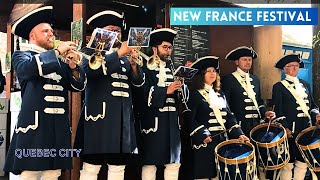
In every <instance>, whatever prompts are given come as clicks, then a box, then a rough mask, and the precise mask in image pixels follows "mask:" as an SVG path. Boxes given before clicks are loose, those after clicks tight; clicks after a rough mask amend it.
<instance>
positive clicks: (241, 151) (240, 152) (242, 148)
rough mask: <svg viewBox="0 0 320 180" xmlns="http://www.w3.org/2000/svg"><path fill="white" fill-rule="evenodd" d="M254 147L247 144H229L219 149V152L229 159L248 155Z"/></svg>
mask: <svg viewBox="0 0 320 180" xmlns="http://www.w3.org/2000/svg"><path fill="white" fill-rule="evenodd" d="M251 152H252V148H251V147H250V146H248V145H246V144H228V145H225V146H222V147H221V148H220V149H219V150H218V154H219V155H220V156H222V157H224V158H227V159H239V158H242V157H246V156H248V155H249V154H250V153H251Z"/></svg>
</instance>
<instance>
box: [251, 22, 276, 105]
mask: <svg viewBox="0 0 320 180" xmlns="http://www.w3.org/2000/svg"><path fill="white" fill-rule="evenodd" d="M253 42H254V43H253V44H254V50H255V51H256V52H257V54H258V58H257V59H255V60H253V74H255V75H256V76H258V77H259V79H260V88H261V97H262V99H264V100H270V99H271V98H272V87H273V85H274V84H275V83H276V82H278V81H280V80H281V71H280V70H279V69H276V68H275V67H274V65H275V63H276V62H277V61H278V60H279V58H280V57H281V56H282V29H281V26H261V27H256V28H254V40H253Z"/></svg>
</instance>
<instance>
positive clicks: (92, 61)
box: [48, 38, 105, 70]
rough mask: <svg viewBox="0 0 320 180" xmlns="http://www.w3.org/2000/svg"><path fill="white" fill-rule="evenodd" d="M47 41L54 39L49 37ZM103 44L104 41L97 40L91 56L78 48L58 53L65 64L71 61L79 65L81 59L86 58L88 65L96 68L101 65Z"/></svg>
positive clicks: (53, 40)
mask: <svg viewBox="0 0 320 180" xmlns="http://www.w3.org/2000/svg"><path fill="white" fill-rule="evenodd" d="M48 41H50V42H55V39H54V38H49V39H48ZM104 44H105V42H98V44H97V46H96V48H95V52H94V54H93V55H91V56H90V55H88V54H85V53H83V52H81V51H78V50H69V51H68V52H66V53H64V54H62V55H60V57H61V61H62V62H64V63H67V64H69V62H70V61H72V62H74V63H75V64H77V65H78V66H80V65H81V64H82V59H86V60H88V61H89V67H90V68H91V69H93V70H96V69H98V68H99V67H100V66H101V64H102V62H103V59H104V58H103V56H102V54H101V52H102V51H103V48H104ZM76 55H77V56H78V57H77V58H75V57H76Z"/></svg>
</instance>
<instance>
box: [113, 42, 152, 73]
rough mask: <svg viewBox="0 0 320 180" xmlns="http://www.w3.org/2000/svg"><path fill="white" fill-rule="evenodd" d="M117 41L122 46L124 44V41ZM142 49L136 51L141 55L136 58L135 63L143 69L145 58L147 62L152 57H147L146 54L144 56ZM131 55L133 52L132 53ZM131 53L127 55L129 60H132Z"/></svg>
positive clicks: (138, 48)
mask: <svg viewBox="0 0 320 180" xmlns="http://www.w3.org/2000/svg"><path fill="white" fill-rule="evenodd" d="M117 41H119V42H120V43H121V44H122V41H120V40H119V39H117ZM140 49H141V47H140V46H138V47H137V48H135V50H136V51H137V53H138V54H139V56H138V57H136V58H134V61H135V62H136V63H137V64H138V65H139V66H140V67H142V66H143V58H144V59H145V60H147V61H149V60H150V57H149V56H147V55H146V54H144V53H143V52H141V51H140ZM130 53H131V52H130ZM130 53H129V54H127V58H128V59H129V58H130Z"/></svg>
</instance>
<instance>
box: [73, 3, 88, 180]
mask: <svg viewBox="0 0 320 180" xmlns="http://www.w3.org/2000/svg"><path fill="white" fill-rule="evenodd" d="M84 3H85V0H74V1H73V20H74V21H76V20H79V19H81V18H83V19H84V20H85V14H86V6H85V4H84ZM71 30H72V29H71ZM85 32H86V30H85V26H84V27H83V34H82V36H83V43H84V44H85V42H86V41H85V34H86V33H85ZM71 94H72V95H71V107H72V108H71V116H70V117H71V125H72V139H71V142H72V144H73V143H74V139H75V136H76V132H77V127H78V122H79V118H80V114H81V107H82V103H81V102H82V101H81V92H76V93H75V92H73V93H71ZM72 163H73V169H72V170H71V180H78V179H79V177H80V158H79V157H73V160H72Z"/></svg>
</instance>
